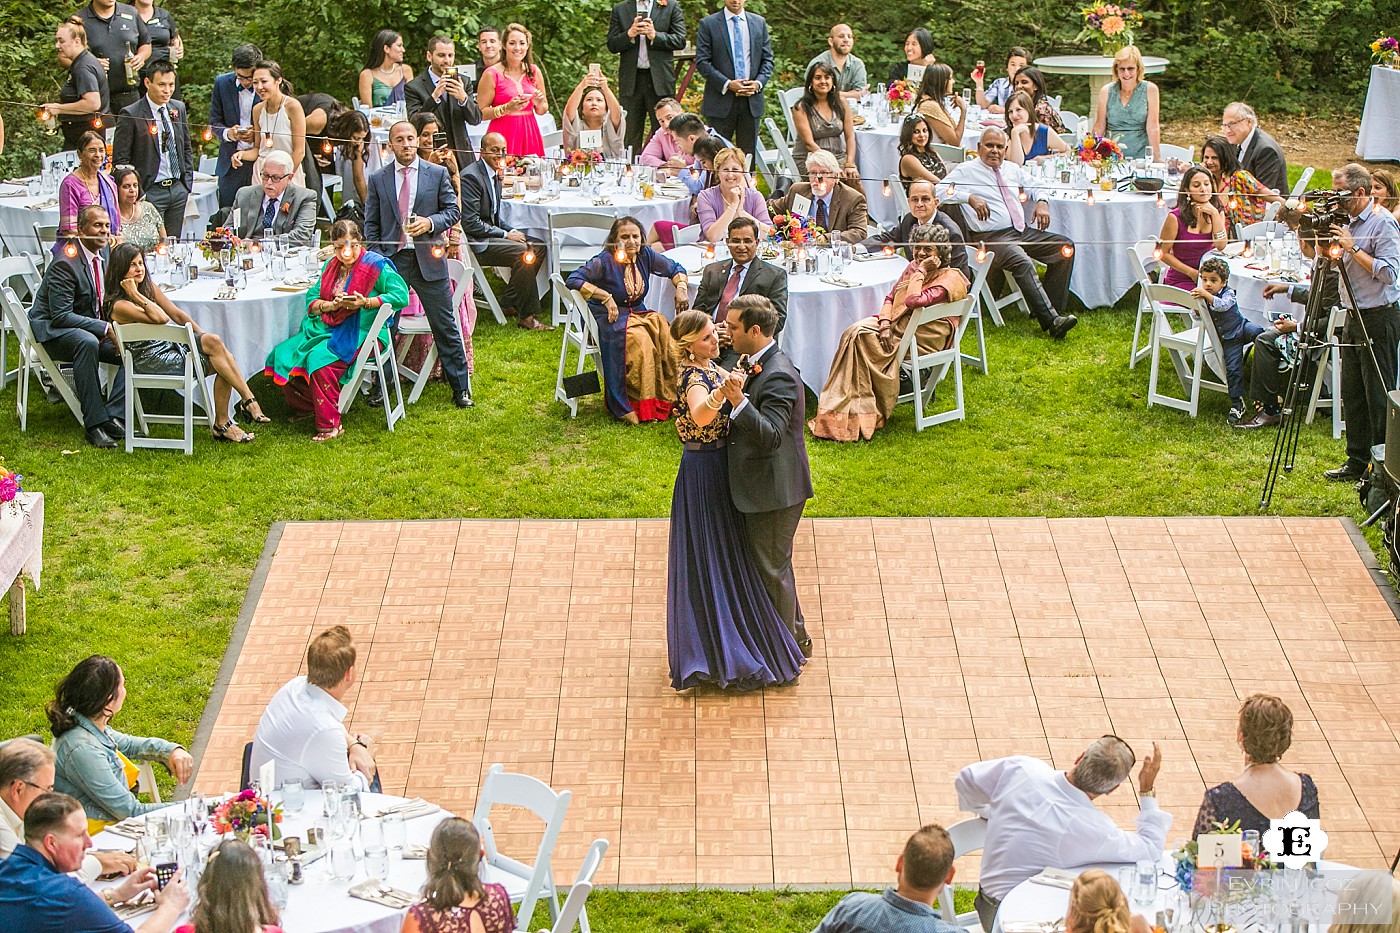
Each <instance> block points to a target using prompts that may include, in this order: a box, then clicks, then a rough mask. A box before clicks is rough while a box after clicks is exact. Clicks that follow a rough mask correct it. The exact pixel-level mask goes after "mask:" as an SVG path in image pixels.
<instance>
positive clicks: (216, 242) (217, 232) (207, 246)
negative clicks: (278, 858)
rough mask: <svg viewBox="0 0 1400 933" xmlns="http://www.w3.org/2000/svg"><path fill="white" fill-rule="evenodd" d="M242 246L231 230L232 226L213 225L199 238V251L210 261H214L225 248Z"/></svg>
mask: <svg viewBox="0 0 1400 933" xmlns="http://www.w3.org/2000/svg"><path fill="white" fill-rule="evenodd" d="M242 248H243V241H242V240H240V239H239V238H238V236H237V235H236V234H235V233H234V232H233V228H232V227H215V228H214V229H213V230H210V231H208V232H207V233H205V234H204V236H203V237H201V238H200V240H199V251H200V252H201V253H202V254H203V255H204V258H205V259H207V260H209V261H210V262H214V261H216V260H217V259H218V258H219V254H220V253H222V252H223V251H224V250H226V249H231V250H239V249H242Z"/></svg>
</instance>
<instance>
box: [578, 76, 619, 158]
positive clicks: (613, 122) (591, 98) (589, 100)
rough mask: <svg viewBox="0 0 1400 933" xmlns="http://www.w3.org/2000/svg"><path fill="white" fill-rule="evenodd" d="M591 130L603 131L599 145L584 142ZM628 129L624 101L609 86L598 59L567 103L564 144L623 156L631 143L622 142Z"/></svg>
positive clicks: (610, 155)
mask: <svg viewBox="0 0 1400 933" xmlns="http://www.w3.org/2000/svg"><path fill="white" fill-rule="evenodd" d="M590 131H592V132H596V133H601V134H602V135H601V136H599V137H598V145H596V146H581V143H580V140H581V139H582V137H583V134H584V133H586V132H590ZM626 132H627V123H626V117H625V116H624V115H623V113H622V105H621V104H619V103H618V102H617V97H616V95H614V94H613V92H612V88H610V87H608V79H607V78H605V77H603V70H602V68H601V67H599V66H598V65H597V63H594V64H592V65H589V66H588V74H586V75H584V76H583V80H582V81H580V82H579V83H578V87H576V88H574V92H573V93H572V94H570V95H569V100H568V101H567V102H566V103H565V104H564V148H565V149H575V148H585V149H597V150H598V151H599V152H601V153H603V157H604V158H607V159H622V158H624V157H625V156H626V154H627V147H626V146H624V145H623V143H622V138H623V136H624V135H625V134H626Z"/></svg>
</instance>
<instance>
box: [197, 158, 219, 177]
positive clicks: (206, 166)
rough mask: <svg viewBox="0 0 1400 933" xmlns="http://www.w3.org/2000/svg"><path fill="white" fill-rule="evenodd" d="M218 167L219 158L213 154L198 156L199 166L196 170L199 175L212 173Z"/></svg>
mask: <svg viewBox="0 0 1400 933" xmlns="http://www.w3.org/2000/svg"><path fill="white" fill-rule="evenodd" d="M218 169H219V160H218V159H217V158H215V157H214V156H200V157H199V168H198V169H197V170H196V171H198V172H199V173H200V174H201V175H213V174H214V173H215V172H216V171H218Z"/></svg>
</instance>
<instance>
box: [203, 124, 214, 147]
mask: <svg viewBox="0 0 1400 933" xmlns="http://www.w3.org/2000/svg"><path fill="white" fill-rule="evenodd" d="M213 138H214V131H213V130H211V129H210V128H209V127H207V126H206V127H205V128H204V141H205V142H206V143H207V142H210V141H211V140H213Z"/></svg>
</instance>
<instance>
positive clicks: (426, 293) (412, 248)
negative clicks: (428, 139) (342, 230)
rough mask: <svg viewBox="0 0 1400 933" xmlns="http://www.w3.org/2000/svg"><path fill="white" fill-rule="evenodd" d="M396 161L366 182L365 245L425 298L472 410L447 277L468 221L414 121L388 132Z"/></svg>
mask: <svg viewBox="0 0 1400 933" xmlns="http://www.w3.org/2000/svg"><path fill="white" fill-rule="evenodd" d="M389 149H390V150H391V151H392V152H393V153H394V158H393V159H392V160H391V161H390V162H389V164H388V165H386V166H384V167H383V168H381V169H380V170H379V171H377V172H375V173H374V174H373V175H371V176H370V177H369V179H368V181H367V182H366V187H367V188H368V191H367V192H366V197H365V243H366V244H367V245H368V246H369V247H370V248H371V249H373V250H375V251H376V252H379V253H382V254H383V255H385V256H387V257H388V258H389V259H390V260H391V261H392V262H393V263H394V268H395V269H397V270H398V271H399V275H401V276H403V279H404V281H405V282H407V283H408V285H409V287H410V288H412V289H413V291H414V292H415V293H416V294H417V295H418V300H419V301H420V302H421V303H422V305H423V315H424V316H425V317H426V318H427V319H428V326H429V327H430V328H431V329H432V332H433V343H434V344H436V345H437V351H438V359H440V360H442V374H443V376H444V377H446V379H447V384H448V385H449V386H451V388H452V402H453V404H454V405H456V406H457V407H458V408H471V407H472V405H473V402H472V383H471V376H470V374H469V373H468V372H467V346H466V341H465V340H464V339H463V338H462V328H461V324H460V322H459V321H458V319H457V309H456V308H455V307H453V306H452V284H451V281H450V280H449V279H448V274H447V250H446V246H445V245H444V244H445V242H446V239H447V230H448V228H449V227H452V226H454V225H455V224H456V223H457V221H458V220H460V219H461V217H462V212H461V209H460V208H459V207H458V206H457V195H456V194H455V193H453V191H452V179H451V177H449V175H448V173H447V169H445V168H443V167H442V166H440V165H434V164H433V163H432V162H428V161H426V160H424V159H420V158H419V157H418V131H417V130H415V129H414V128H413V124H412V123H409V122H408V121H407V120H400V121H399V122H397V123H395V124H394V125H393V126H391V127H389Z"/></svg>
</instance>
